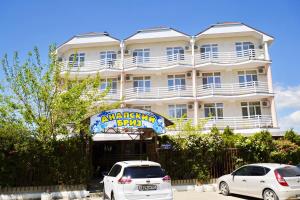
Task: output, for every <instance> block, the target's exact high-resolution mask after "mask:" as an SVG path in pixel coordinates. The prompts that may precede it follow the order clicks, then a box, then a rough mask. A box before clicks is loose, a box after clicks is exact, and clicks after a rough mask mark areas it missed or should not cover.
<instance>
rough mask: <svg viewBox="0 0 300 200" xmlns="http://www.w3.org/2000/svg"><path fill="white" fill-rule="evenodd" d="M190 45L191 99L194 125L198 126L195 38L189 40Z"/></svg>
mask: <svg viewBox="0 0 300 200" xmlns="http://www.w3.org/2000/svg"><path fill="white" fill-rule="evenodd" d="M190 45H191V48H192V67H193V70H192V82H193V84H192V87H193V97H194V125H195V126H197V125H198V101H197V71H196V69H195V48H194V46H195V38H194V36H192V38H191V40H190Z"/></svg>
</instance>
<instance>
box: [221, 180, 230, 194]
mask: <svg viewBox="0 0 300 200" xmlns="http://www.w3.org/2000/svg"><path fill="white" fill-rule="evenodd" d="M220 191H221V193H222V194H223V195H224V196H228V195H229V194H230V192H229V187H228V184H227V183H225V182H221V183H220Z"/></svg>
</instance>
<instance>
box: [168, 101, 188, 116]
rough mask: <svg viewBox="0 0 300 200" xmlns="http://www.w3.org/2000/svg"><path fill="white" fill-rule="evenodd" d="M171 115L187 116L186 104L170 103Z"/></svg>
mask: <svg viewBox="0 0 300 200" xmlns="http://www.w3.org/2000/svg"><path fill="white" fill-rule="evenodd" d="M169 116H170V117H172V118H186V117H187V106H186V104H176V105H169Z"/></svg>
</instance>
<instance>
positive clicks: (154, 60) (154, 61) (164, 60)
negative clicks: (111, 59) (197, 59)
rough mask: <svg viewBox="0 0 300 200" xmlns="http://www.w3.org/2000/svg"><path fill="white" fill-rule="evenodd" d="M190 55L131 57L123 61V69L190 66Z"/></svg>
mask: <svg viewBox="0 0 300 200" xmlns="http://www.w3.org/2000/svg"><path fill="white" fill-rule="evenodd" d="M191 64H192V56H191V55H190V54H174V55H170V56H157V57H141V56H133V57H129V58H125V59H124V69H129V68H133V67H140V68H167V67H171V66H174V65H191Z"/></svg>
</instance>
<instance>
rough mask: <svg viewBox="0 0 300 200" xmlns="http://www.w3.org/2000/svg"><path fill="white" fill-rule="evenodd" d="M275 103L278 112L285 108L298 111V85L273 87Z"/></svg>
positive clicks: (299, 100)
mask: <svg viewBox="0 0 300 200" xmlns="http://www.w3.org/2000/svg"><path fill="white" fill-rule="evenodd" d="M274 92H275V93H276V96H275V102H276V104H277V108H278V109H279V110H281V109H285V108H294V109H300V85H298V86H282V85H275V87H274Z"/></svg>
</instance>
